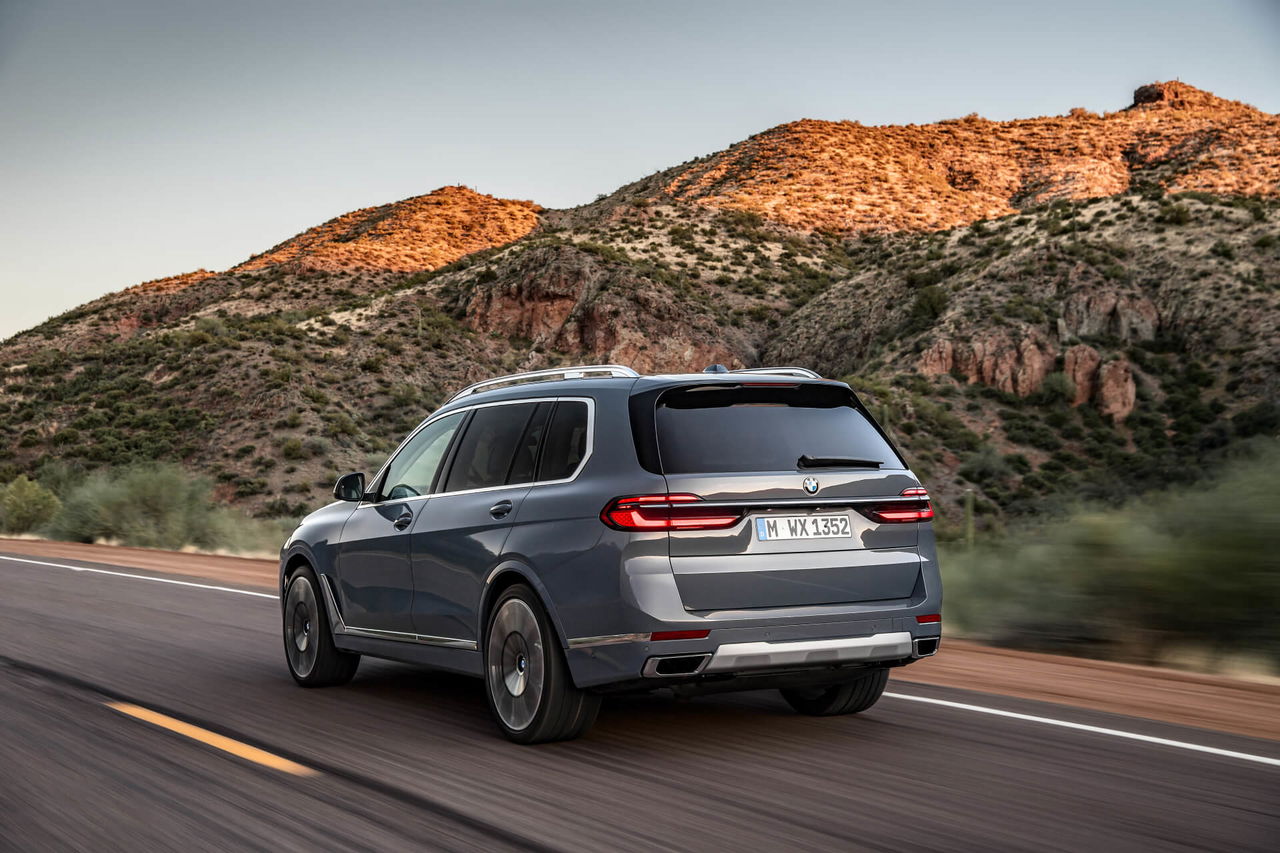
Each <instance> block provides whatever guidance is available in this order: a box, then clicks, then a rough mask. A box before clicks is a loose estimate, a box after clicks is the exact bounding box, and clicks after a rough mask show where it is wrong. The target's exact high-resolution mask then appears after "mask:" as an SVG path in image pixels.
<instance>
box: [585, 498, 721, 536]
mask: <svg viewBox="0 0 1280 853" xmlns="http://www.w3.org/2000/svg"><path fill="white" fill-rule="evenodd" d="M701 501H702V498H700V497H698V496H697V495H630V496H628V497H622V498H614V499H613V500H611V501H609V503H608V504H607V505H606V506H605V508H604V509H603V510H601V511H600V520H601V521H603V522H604V523H605V524H607V525H609V526H610V527H612V528H614V529H616V530H717V529H722V528H725V527H733V526H734V525H735V524H737V523H738V521H739V520H741V518H742V513H741V512H736V511H734V510H732V509H725V508H724V507H699V506H698V505H697V504H699V503H700V502H701Z"/></svg>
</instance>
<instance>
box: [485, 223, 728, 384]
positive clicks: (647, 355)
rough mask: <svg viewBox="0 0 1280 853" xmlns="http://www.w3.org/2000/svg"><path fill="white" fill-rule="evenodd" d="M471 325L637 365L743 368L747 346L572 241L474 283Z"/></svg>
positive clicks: (657, 286)
mask: <svg viewBox="0 0 1280 853" xmlns="http://www.w3.org/2000/svg"><path fill="white" fill-rule="evenodd" d="M465 312H466V322H467V325H469V326H470V327H472V328H474V329H476V330H477V331H480V332H486V333H490V334H494V335H498V336H500V337H503V338H506V339H508V340H510V341H511V342H512V343H513V344H516V345H518V346H521V347H525V346H527V347H528V348H529V349H530V350H533V351H535V352H541V351H549V352H557V353H566V354H568V353H571V354H573V355H574V357H575V358H577V359H580V360H583V361H597V362H612V363H619V364H627V365H630V366H631V367H634V368H635V369H637V370H640V371H651V372H668V371H685V370H689V369H690V368H691V366H693V365H699V366H705V365H707V364H714V363H721V364H725V365H727V366H730V367H742V366H745V364H746V361H747V359H749V358H750V357H751V352H750V348H749V347H748V346H747V345H746V344H745V343H744V342H743V341H742V339H741V337H740V336H738V335H736V334H734V333H732V332H726V330H723V329H721V328H720V327H719V325H718V323H717V322H716V320H715V318H714V317H713V316H711V315H709V314H707V313H706V312H705V311H703V310H701V309H700V308H699V307H697V306H696V305H694V304H691V303H690V301H689V300H688V299H682V298H680V296H679V295H678V294H675V293H673V292H672V291H671V290H670V289H669V288H668V287H667V286H666V285H663V284H661V283H658V282H655V281H653V280H651V279H648V278H645V277H643V276H642V275H639V274H637V273H636V271H635V270H634V269H632V268H631V267H629V266H627V265H625V264H620V263H617V262H610V261H606V260H603V259H601V258H598V257H597V256H595V255H593V254H591V253H589V252H585V251H582V250H579V249H576V248H573V247H569V246H559V247H548V248H541V249H534V250H531V251H529V252H525V253H523V254H522V255H521V256H520V257H518V258H515V259H513V260H511V261H510V262H509V265H506V264H504V265H503V266H502V268H501V271H500V272H498V273H497V278H496V279H495V280H494V281H493V282H491V283H485V284H480V283H477V284H476V285H475V287H474V289H473V291H472V293H471V296H470V298H469V300H468V301H467V303H466V306H465Z"/></svg>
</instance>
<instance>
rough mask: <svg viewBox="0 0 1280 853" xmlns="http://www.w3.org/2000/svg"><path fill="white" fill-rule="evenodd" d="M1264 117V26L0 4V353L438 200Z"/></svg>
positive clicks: (1049, 14) (1090, 19) (1208, 18)
mask: <svg viewBox="0 0 1280 853" xmlns="http://www.w3.org/2000/svg"><path fill="white" fill-rule="evenodd" d="M1175 77H1177V78H1180V79H1182V80H1185V81H1186V82H1189V83H1192V84H1193V85H1196V86H1200V87H1202V88H1205V89H1209V90H1211V91H1214V92H1216V93H1217V94H1219V95H1222V96H1224V97H1228V98H1234V99H1238V100H1243V101H1248V102H1250V103H1253V104H1254V105H1256V106H1258V107H1260V108H1262V109H1264V110H1267V111H1268V112H1280V2H1277V1H1276V0H1258V2H1225V0H1220V2H1203V3H1200V2H1185V0H1161V2H1149V3H1133V2H1128V3H1127V2H1121V0H1112V2H1080V1H1079V0H1071V1H1070V2H1055V3H1037V2H1030V0H1028V2H992V3H962V2H955V3H947V2H902V0H898V2H876V3H855V2H845V3H838V2H794V0H793V2H776V0H773V2H768V3H754V2H737V3H729V2H694V0H683V2H659V0H646V2H636V3H634V4H622V3H608V2H603V0H601V2H564V0H554V2H553V0H546V2H542V3H533V2H523V3H515V2H508V3H497V2H468V3H460V2H459V3H446V2H376V0H375V2H353V0H344V2H339V3H331V2H326V0H308V2H270V0H258V2H241V1H240V0H151V2H141V0H112V2H101V0H92V2H82V3H74V2H61V0H42V2H37V0H0V117H2V118H0V192H2V193H3V196H2V197H0V198H2V200H0V337H4V336H7V335H9V334H12V333H13V332H15V331H18V330H20V329H22V328H26V327H28V326H30V325H33V324H35V323H37V322H39V321H41V320H43V319H45V318H46V317H48V316H50V315H53V314H56V313H59V312H61V311H63V310H66V309H68V308H71V307H73V306H75V305H77V304H79V303H81V302H84V301H86V300H88V299H92V298H94V297H96V296H99V295H101V294H103V293H106V292H108V291H111V290H117V289H119V288H122V287H126V286H128V285H131V284H135V283H137V282H139V281H143V280H146V279H151V278H158V277H161V276H165V275H170V274H174V273H179V272H185V271H188V270H192V269H196V268H199V267H206V268H209V269H224V268H226V267H228V266H231V265H233V264H235V263H237V262H239V261H241V260H243V259H244V258H246V257H248V256H249V255H250V254H253V253H254V252H257V251H261V250H262V249H265V248H267V247H269V246H271V245H273V244H275V243H277V242H279V241H280V240H283V239H285V238H287V237H290V236H292V235H293V234H295V233H297V232H298V231H300V230H302V229H304V228H307V227H309V226H312V225H315V224H318V223H320V222H322V221H323V220H325V219H328V218H330V217H332V216H335V215H337V214H340V213H343V212H345V211H347V210H351V209H354V208H357V207H365V206H368V205H374V204H381V203H383V202H387V201H394V200H396V199H401V198H405V197H407V196H412V195H418V194H421V193H425V192H429V191H430V190H432V189H434V188H436V187H438V186H441V185H443V184H450V183H462V184H467V185H469V186H471V187H474V188H476V189H478V190H480V191H482V192H487V193H493V194H495V195H500V196H506V197H511V198H528V199H533V200H535V201H537V202H539V203H541V204H544V205H546V206H549V207H561V206H569V205H574V204H580V203H583V202H586V201H590V200H591V199H592V198H594V197H595V196H596V195H597V194H598V193H602V192H609V191H611V190H613V189H615V188H616V187H618V186H619V185H621V184H623V183H626V182H628V181H631V180H633V179H635V178H638V177H641V176H642V175H645V174H648V173H650V172H652V171H655V170H657V169H661V168H664V167H666V166H669V165H673V164H676V163H679V162H682V161H684V160H687V159H690V158H692V157H696V156H700V155H702V154H707V153H710V152H712V151H716V150H719V149H721V148H724V147H726V146H727V145H730V144H731V143H733V142H736V141H738V140H740V139H742V138H744V137H746V136H749V135H751V134H753V133H756V132H758V131H761V130H764V129H765V128H768V127H772V126H773V125H776V124H779V123H781V122H784V121H790V120H792V119H797V118H803V117H808V118H822V119H843V118H848V119H857V120H859V121H862V122H863V123H866V124H893V123H904V122H917V123H920V122H929V121H935V120H937V119H940V118H947V117H954V116H959V115H964V114H966V113H969V112H978V113H980V114H982V115H984V116H987V117H988V118H993V119H1008V118H1015V117H1022V116H1034V115H1045V114H1057V113H1064V112H1066V111H1067V110H1069V109H1070V108H1072V107H1076V106H1083V107H1087V108H1089V109H1091V110H1098V111H1102V110H1113V109H1118V108H1120V107H1123V106H1125V105H1127V104H1128V103H1129V99H1130V94H1131V92H1132V90H1133V89H1134V88H1135V87H1137V86H1139V85H1141V84H1143V83H1147V82H1150V81H1153V80H1164V79H1171V78H1175Z"/></svg>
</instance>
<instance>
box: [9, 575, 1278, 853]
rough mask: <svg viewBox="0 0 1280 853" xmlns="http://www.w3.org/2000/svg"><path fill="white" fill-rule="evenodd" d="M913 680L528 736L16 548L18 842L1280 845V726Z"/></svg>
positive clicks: (241, 604)
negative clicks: (833, 707) (1188, 723)
mask: <svg viewBox="0 0 1280 853" xmlns="http://www.w3.org/2000/svg"><path fill="white" fill-rule="evenodd" d="M26 559H30V558H26ZM58 562H61V563H64V564H68V565H70V564H73V563H74V561H58ZM79 565H84V566H88V565H89V564H79ZM102 568H106V567H102ZM119 571H120V572H122V573H125V574H134V575H146V574H147V573H145V572H139V571H137V570H131V569H120V570H119ZM944 654H945V650H944ZM980 686H981V685H975V687H980ZM890 691H891V692H892V694H893V695H890V696H886V698H884V699H883V700H881V702H880V703H879V704H878V705H877V706H876V707H875V708H873V709H872V710H870V711H868V712H866V713H864V714H861V715H858V716H856V717H846V718H834V719H814V718H806V717H800V716H797V715H794V714H792V713H790V711H789V710H788V709H787V708H786V706H785V705H784V704H783V703H782V702H781V700H780V699H778V698H776V696H774V695H772V694H768V693H752V694H741V695H737V696H723V697H707V698H701V699H697V700H694V701H692V702H676V701H674V700H672V699H670V698H668V697H665V696H663V695H655V696H646V697H636V698H617V699H611V700H608V701H607V702H606V705H605V708H604V710H603V711H602V713H601V716H600V720H599V722H598V723H597V725H596V727H595V729H593V730H592V732H591V733H590V734H589V735H588V736H587V737H586V738H584V739H582V740H580V741H575V742H571V743H565V744H554V745H548V746H541V747H534V748H528V747H518V746H515V745H512V744H509V743H507V742H506V741H504V740H503V739H501V738H500V737H499V736H498V734H497V732H496V730H495V729H494V728H493V725H492V723H491V722H490V721H489V718H488V712H487V710H486V708H485V705H484V699H483V696H482V695H481V692H480V687H479V683H478V682H473V681H470V680H468V679H464V678H458V677H453V676H446V675H441V674H435V673H431V672H426V671H422V670H417V669H414V668H411V667H406V666H401V665H397V664H389V663H379V662H374V661H365V662H364V664H363V665H362V667H361V671H360V674H359V675H358V676H357V677H356V679H355V681H353V682H352V683H351V684H350V685H348V686H345V687H341V688H331V689H327V690H304V689H301V688H299V687H296V686H295V685H294V683H293V682H292V680H291V679H290V678H289V676H288V673H287V672H286V670H285V665H284V661H283V652H282V650H281V647H280V639H279V629H278V610H277V605H276V603H275V601H274V599H273V598H272V597H270V596H264V595H263V594H262V593H261V592H256V593H252V594H238V593H236V592H233V591H229V590H226V589H205V588H199V587H192V586H184V585H180V584H175V583H161V582H156V581H152V580H146V579H143V578H129V577H120V576H115V575H107V574H99V573H91V572H76V571H71V570H68V569H65V568H56V567H52V566H41V565H35V564H32V563H29V562H19V561H17V560H14V559H10V558H0V848H2V849H5V850H9V849H13V850H40V849H83V850H110V849H125V848H128V849H131V850H140V849H141V850H151V849H182V850H199V849H211V850H212V849H219V850H226V849H266V848H270V849H273V850H322V849H343V850H359V849H371V850H405V849H418V848H422V849H459V850H467V849H481V848H483V849H507V848H518V849H527V848H534V849H557V850H605V849H607V850H636V849H653V848H670V849H695V850H711V849H716V850H719V849H726V848H733V849H738V850H781V849H787V850H830V849H842V850H847V849H866V850H894V851H896V850H905V849H915V850H993V849H998V850H1073V851H1074V850H1091V851H1099V850H1154V849H1158V850H1163V851H1168V850H1233V851H1238V850H1268V851H1271V850H1275V849H1276V839H1277V838H1280V743H1277V742H1273V741H1266V740H1255V739H1250V738H1245V737H1239V736H1234V735H1226V734H1220V733H1216V732H1210V731H1206V730H1201V729H1190V728H1183V727H1178V726H1173V725H1169V724H1164V723H1156V722H1151V721H1146V720H1139V719H1134V718H1128V717H1119V716H1114V715H1108V714H1103V713H1099V712H1093V711H1086V710H1081V709H1076V708H1070V707H1065V706H1057V705H1050V704H1045V703H1035V702H1026V701H1020V700H1015V699H1009V698H1004V697H998V696H993V695H988V694H983V693H980V692H971V691H960V690H949V689H944V688H938V687H926V686H923V685H914V684H911V685H908V684H904V683H902V682H898V683H894V682H891V683H890ZM922 699H924V700H927V699H933V700H941V701H943V702H951V703H955V704H951V705H947V704H936V703H934V702H927V701H921V700H922ZM961 705H963V706H972V707H959V706H961ZM113 706H114V707H113ZM117 707H118V708H120V710H117ZM131 709H132V710H131ZM139 709H140V710H139ZM978 709H989V710H995V711H1003V712H1006V713H1007V714H1013V715H1014V716H1009V715H997V714H992V713H985V712H983V711H982V710H978ZM154 712H159V713H161V714H164V715H167V717H169V718H172V721H171V722H170V723H165V724H163V725H157V724H156V723H155V722H153V721H148V720H144V719H138V718H137V717H136V716H131V715H130V713H135V714H142V715H147V714H148V713H154ZM1277 712H1278V713H1280V709H1277ZM1019 714H1020V715H1026V716H1030V717H1035V718H1037V719H1026V718H1024V717H1020V716H1016V715H1019ZM1045 721H1056V722H1060V723H1068V724H1076V725H1079V726H1085V727H1095V728H1102V729H1107V730H1111V731H1113V732H1116V731H1118V732H1125V733H1130V734H1134V735H1139V736H1145V737H1149V738H1157V739H1162V740H1167V741H1173V742H1175V743H1174V744H1169V743H1164V742H1152V741H1145V740H1133V739H1130V738H1125V737H1120V736H1117V735H1116V734H1108V733H1106V732H1099V731H1095V730H1092V729H1088V728H1067V727H1063V726H1061V725H1054V724H1052V723H1050V722H1045ZM161 722H162V723H164V721H163V720H161ZM165 725H170V726H171V727H178V728H181V727H182V726H184V725H188V726H196V727H198V728H196V729H186V730H184V731H185V732H186V733H179V732H175V731H173V730H171V728H166V727H165ZM192 735H194V736H192ZM218 737H223V738H229V739H231V740H230V741H221V742H219V743H220V745H221V746H222V747H227V748H228V749H230V750H231V751H230V752H229V751H226V750H225V749H223V748H219V746H215V745H210V744H209V743H208V741H210V740H215V741H216V740H217V738H218ZM228 744H230V746H228ZM1176 744H1184V745H1186V744H1190V745H1195V746H1200V747H1205V748H1208V749H1210V750H1216V751H1212V752H1204V751H1196V750H1193V749H1188V748H1186V747H1185V746H1179V745H1176ZM251 748H257V749H261V750H264V751H265V753H266V754H269V757H272V758H274V759H276V760H287V761H291V762H294V763H295V764H294V765H293V766H292V770H291V769H289V767H288V766H286V768H285V769H279V768H277V767H273V766H266V765H264V764H262V763H259V760H260V759H261V754H259V756H258V759H257V760H255V758H254V756H253V755H252V754H249V755H246V754H245V753H246V752H249V751H250V750H251Z"/></svg>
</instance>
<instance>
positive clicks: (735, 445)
mask: <svg viewBox="0 0 1280 853" xmlns="http://www.w3.org/2000/svg"><path fill="white" fill-rule="evenodd" d="M655 417H656V427H657V440H658V453H659V456H660V458H661V462H662V470H663V472H664V473H667V474H718V473H732V472H743V471H797V470H800V468H799V460H800V457H801V456H812V457H826V458H830V457H841V458H850V459H860V460H870V461H874V462H879V463H881V467H884V468H900V467H902V461H901V460H900V459H899V457H898V455H897V454H896V453H894V451H893V448H892V447H890V446H889V443H888V442H886V441H885V440H884V438H883V437H882V436H881V435H880V433H879V431H878V430H877V429H876V427H875V426H874V425H873V424H872V423H871V422H870V421H869V420H868V419H867V417H866V416H865V415H863V414H862V412H860V411H859V410H858V409H856V408H854V406H853V401H852V399H851V398H850V397H849V394H848V392H847V391H845V390H844V389H842V388H838V387H835V386H815V385H808V386H806V385H801V386H792V387H787V386H777V387H773V388H761V387H738V388H711V389H687V390H686V389H682V390H678V391H675V392H668V393H666V394H664V395H662V396H661V397H660V398H659V399H658V401H657V411H656V413H655Z"/></svg>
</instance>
